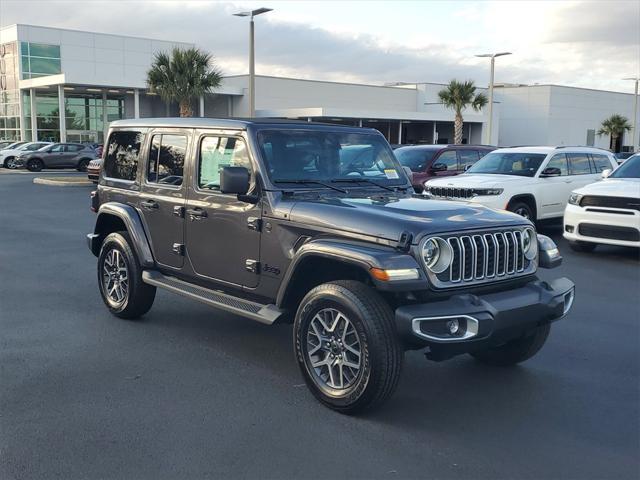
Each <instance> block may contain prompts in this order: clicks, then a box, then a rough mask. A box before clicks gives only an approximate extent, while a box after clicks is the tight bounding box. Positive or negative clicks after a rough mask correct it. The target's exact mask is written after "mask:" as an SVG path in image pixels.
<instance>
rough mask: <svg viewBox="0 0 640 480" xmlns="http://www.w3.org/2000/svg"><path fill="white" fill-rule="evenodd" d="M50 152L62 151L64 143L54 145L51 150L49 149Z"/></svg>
mask: <svg viewBox="0 0 640 480" xmlns="http://www.w3.org/2000/svg"><path fill="white" fill-rule="evenodd" d="M49 151H50V152H56V153H60V152H63V151H64V145H56V146H55V147H53V148H52V149H51V150H49Z"/></svg>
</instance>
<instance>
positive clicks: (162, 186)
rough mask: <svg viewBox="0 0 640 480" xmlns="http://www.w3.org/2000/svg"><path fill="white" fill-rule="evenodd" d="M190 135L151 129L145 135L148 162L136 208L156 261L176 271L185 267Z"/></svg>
mask: <svg viewBox="0 0 640 480" xmlns="http://www.w3.org/2000/svg"><path fill="white" fill-rule="evenodd" d="M189 139H190V133H189V131H186V130H177V131H174V130H171V131H162V130H154V131H152V132H150V133H149V134H148V135H147V142H148V148H147V149H146V152H148V153H147V159H146V162H144V165H145V167H144V172H143V181H142V188H141V192H140V197H139V203H138V208H139V210H140V211H141V212H142V216H143V219H144V223H145V227H146V228H147V231H148V232H149V240H150V242H151V249H152V251H153V255H154V257H155V259H156V261H157V262H158V263H159V264H160V265H162V266H165V267H171V268H175V269H179V268H181V267H182V266H183V264H184V255H185V247H184V205H185V190H186V183H185V182H183V176H184V163H185V159H186V158H188V156H187V155H190V152H189V148H188V147H189V143H190V142H189Z"/></svg>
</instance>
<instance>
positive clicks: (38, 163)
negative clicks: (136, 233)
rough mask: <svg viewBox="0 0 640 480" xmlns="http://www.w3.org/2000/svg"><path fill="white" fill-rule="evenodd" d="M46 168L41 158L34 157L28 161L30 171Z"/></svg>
mask: <svg viewBox="0 0 640 480" xmlns="http://www.w3.org/2000/svg"><path fill="white" fill-rule="evenodd" d="M43 168H44V162H43V161H42V160H40V159H39V158H34V159H32V160H29V161H28V162H27V170H29V171H30V172H39V171H41V170H42V169H43Z"/></svg>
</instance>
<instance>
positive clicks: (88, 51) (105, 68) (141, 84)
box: [16, 25, 194, 88]
mask: <svg viewBox="0 0 640 480" xmlns="http://www.w3.org/2000/svg"><path fill="white" fill-rule="evenodd" d="M16 28H17V37H18V40H20V41H23V42H34V43H44V44H50V45H60V57H61V64H62V72H63V73H64V76H65V83H66V84H82V85H96V86H109V87H127V88H145V87H146V73H147V70H148V69H149V67H150V66H151V63H152V62H153V58H154V55H155V54H156V53H158V52H161V51H170V50H171V49H172V48H174V47H181V48H189V47H193V46H194V45H193V44H191V43H179V42H165V41H161V40H151V39H145V38H136V37H125V36H120V35H107V34H103V33H91V32H80V31H75V30H65V29H61V28H48V27H38V26H32V25H17V26H16Z"/></svg>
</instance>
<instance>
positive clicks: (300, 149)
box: [258, 130, 406, 187]
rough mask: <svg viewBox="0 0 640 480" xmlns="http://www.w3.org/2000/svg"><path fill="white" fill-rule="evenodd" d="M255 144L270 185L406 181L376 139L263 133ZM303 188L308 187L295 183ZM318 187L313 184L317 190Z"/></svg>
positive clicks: (317, 133)
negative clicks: (258, 148) (257, 145)
mask: <svg viewBox="0 0 640 480" xmlns="http://www.w3.org/2000/svg"><path fill="white" fill-rule="evenodd" d="M258 144H259V147H260V152H261V154H262V158H263V159H264V161H265V164H266V166H267V170H268V173H269V178H270V179H271V181H272V182H274V183H276V182H283V183H286V182H296V181H297V182H300V181H302V180H307V181H309V182H340V181H342V182H344V181H353V182H354V183H357V182H358V180H362V183H363V184H364V183H366V184H368V185H370V184H371V182H370V181H374V182H375V183H376V184H380V185H382V184H385V185H403V184H405V183H406V177H405V175H404V172H403V171H402V168H401V167H400V165H398V162H397V161H396V159H395V157H394V156H393V153H392V152H391V149H390V148H389V145H388V144H387V142H386V141H385V140H384V139H383V138H381V137H379V136H378V135H372V134H362V133H347V132H345V133H343V132H336V131H319V130H264V131H261V132H259V133H258ZM298 184H299V185H301V186H303V187H309V186H313V185H312V184H311V183H308V184H304V183H298ZM318 185H319V184H317V183H316V184H315V186H316V187H317V186H318Z"/></svg>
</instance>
